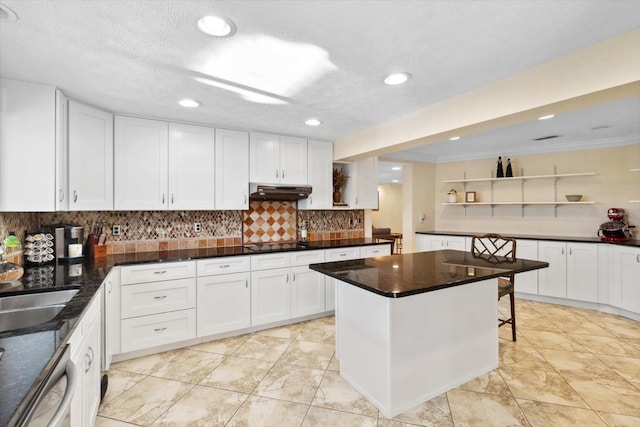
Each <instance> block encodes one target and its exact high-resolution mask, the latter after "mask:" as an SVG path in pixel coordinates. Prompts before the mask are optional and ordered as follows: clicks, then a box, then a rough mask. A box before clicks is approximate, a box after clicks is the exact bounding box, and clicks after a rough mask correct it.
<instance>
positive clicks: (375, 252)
mask: <svg viewBox="0 0 640 427" xmlns="http://www.w3.org/2000/svg"><path fill="white" fill-rule="evenodd" d="M378 252H380V251H371V253H374V254H377V253H378Z"/></svg>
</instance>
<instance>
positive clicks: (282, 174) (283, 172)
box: [282, 169, 284, 179]
mask: <svg viewBox="0 0 640 427" xmlns="http://www.w3.org/2000/svg"><path fill="white" fill-rule="evenodd" d="M282 179H284V169H283V170H282Z"/></svg>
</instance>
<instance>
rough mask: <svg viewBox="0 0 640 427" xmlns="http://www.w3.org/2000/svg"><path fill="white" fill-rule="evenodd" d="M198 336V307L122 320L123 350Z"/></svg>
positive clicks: (153, 345)
mask: <svg viewBox="0 0 640 427" xmlns="http://www.w3.org/2000/svg"><path fill="white" fill-rule="evenodd" d="M195 337H196V309H195V308H192V309H189V310H181V311H173V312H171V313H162V314H153V315H151V316H143V317H135V318H133V319H126V320H123V321H122V351H123V352H127V351H134V350H140V349H143V348H149V347H155V346H158V345H163V344H170V343H173V342H177V341H182V340H187V339H190V338H195Z"/></svg>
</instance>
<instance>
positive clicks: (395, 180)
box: [391, 179, 400, 182]
mask: <svg viewBox="0 0 640 427" xmlns="http://www.w3.org/2000/svg"><path fill="white" fill-rule="evenodd" d="M391 182H400V180H397V179H394V180H392V181H391Z"/></svg>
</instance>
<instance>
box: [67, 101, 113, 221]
mask: <svg viewBox="0 0 640 427" xmlns="http://www.w3.org/2000/svg"><path fill="white" fill-rule="evenodd" d="M69 192H70V195H69V196H70V198H71V199H70V200H69V209H70V210H86V211H95V210H101V211H106V210H112V209H113V114H111V113H107V112H106V111H102V110H98V109H96V108H93V107H89V106H87V105H84V104H79V103H77V102H74V101H72V100H69Z"/></svg>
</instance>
